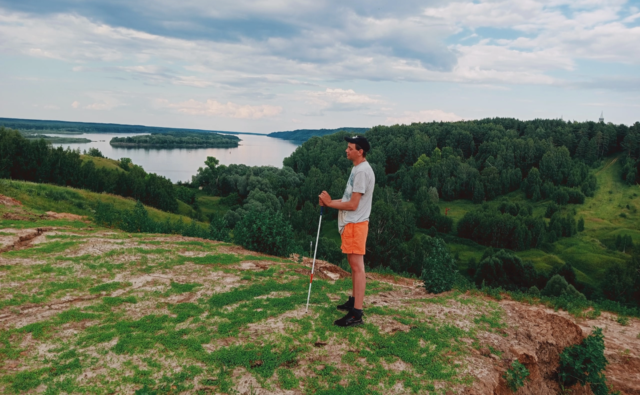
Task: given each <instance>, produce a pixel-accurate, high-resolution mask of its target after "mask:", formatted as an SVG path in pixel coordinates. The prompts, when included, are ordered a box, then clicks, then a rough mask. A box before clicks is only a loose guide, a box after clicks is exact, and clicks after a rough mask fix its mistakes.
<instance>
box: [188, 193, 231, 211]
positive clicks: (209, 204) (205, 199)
mask: <svg viewBox="0 0 640 395" xmlns="http://www.w3.org/2000/svg"><path fill="white" fill-rule="evenodd" d="M196 202H197V203H198V205H199V206H200V209H201V210H202V213H203V214H204V215H205V216H207V217H209V216H211V214H215V215H219V216H222V215H224V214H225V213H226V212H227V211H228V210H229V207H227V206H225V205H224V204H222V203H220V196H209V195H206V194H205V193H203V192H202V191H198V192H197V193H196Z"/></svg>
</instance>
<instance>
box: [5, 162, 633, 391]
mask: <svg viewBox="0 0 640 395" xmlns="http://www.w3.org/2000/svg"><path fill="white" fill-rule="evenodd" d="M616 166H618V164H616V163H613V164H611V165H609V166H607V164H605V165H604V166H603V168H602V169H596V170H595V171H596V172H597V177H598V180H599V182H601V184H600V185H601V187H600V189H599V190H598V192H597V193H596V196H595V197H593V198H588V199H587V202H586V203H585V205H583V206H569V207H568V208H566V209H568V210H572V209H576V210H577V212H578V216H584V217H585V219H586V220H587V221H586V230H585V232H583V233H582V234H580V235H578V236H576V237H573V238H569V239H561V240H560V241H559V242H558V243H555V244H554V245H553V246H552V247H551V248H548V249H545V250H541V249H534V250H529V251H523V252H519V253H518V255H519V256H520V257H521V258H522V259H524V260H528V261H531V262H533V263H534V265H535V267H536V268H537V269H538V270H544V271H548V270H551V268H553V267H557V266H559V265H562V264H563V263H565V262H571V263H572V265H573V266H574V267H575V268H576V269H577V270H578V273H577V274H578V278H579V279H580V280H581V281H584V282H591V283H592V284H593V283H595V282H597V281H598V278H599V277H600V276H601V274H602V272H603V270H605V269H606V267H607V266H608V265H611V264H614V263H617V262H622V261H624V260H625V259H627V257H628V254H622V253H620V252H616V251H612V250H611V249H608V248H607V247H606V245H607V243H608V242H609V241H610V240H612V239H613V238H615V236H616V235H618V234H630V235H632V236H633V237H635V235H636V234H637V233H638V231H637V230H636V229H637V227H636V226H635V221H636V220H637V217H636V215H637V214H635V212H634V211H633V207H635V204H636V199H637V197H636V196H634V194H635V193H636V192H635V190H636V189H637V187H627V186H625V185H623V184H622V183H621V182H619V181H615V180H617V179H616V178H615V177H616V176H617V174H618V173H617V172H618V171H619V168H618V167H616ZM610 190H611V191H613V192H612V193H609V192H608V191H610ZM0 193H2V194H5V195H8V196H11V197H14V198H16V199H18V200H20V201H22V202H23V203H24V205H25V206H24V207H22V208H19V209H18V208H15V207H14V208H11V207H2V208H0V213H5V212H13V213H18V212H21V213H22V214H24V215H26V216H27V217H29V218H27V219H26V220H2V221H0V232H2V231H3V230H4V232H2V233H7V234H8V233H9V232H6V230H7V228H14V229H15V228H22V229H34V228H37V227H43V226H55V227H56V228H57V229H56V234H55V235H51V237H50V236H46V237H43V238H41V239H39V242H38V244H34V245H33V247H32V248H27V249H23V250H19V251H11V252H7V253H3V254H2V257H3V261H4V262H3V265H2V266H0V270H2V276H0V309H1V310H0V313H2V314H10V315H9V317H19V319H17V318H16V319H13V318H10V319H11V320H12V321H10V322H11V324H8V325H7V326H6V328H5V329H6V330H3V331H2V332H0V365H1V366H7V361H11V362H14V361H17V362H18V363H19V368H18V369H16V370H5V371H3V373H2V375H1V376H0V392H2V393H26V392H33V391H34V390H35V389H36V388H39V389H38V391H40V390H42V391H43V392H44V393H47V394H54V393H96V394H110V393H149V394H151V393H157V394H168V393H180V392H183V393H210V392H214V393H233V392H234V390H235V389H236V387H237V386H238V383H239V381H240V380H243V379H246V378H247V377H248V376H250V377H251V379H252V382H253V383H255V390H256V391H257V390H258V389H262V390H264V391H266V392H277V391H280V390H287V391H296V392H301V393H304V394H312V393H313V394H376V393H378V394H384V393H389V392H391V391H392V388H394V387H395V386H400V388H403V390H404V391H405V392H407V393H420V394H426V393H429V394H444V393H447V391H450V392H453V393H455V392H458V391H459V389H460V387H461V386H470V385H471V384H472V379H473V378H472V377H471V376H469V375H468V374H465V373H464V371H465V366H464V360H465V357H466V356H467V355H469V354H470V353H471V352H472V347H474V346H472V345H478V344H479V342H480V339H483V338H486V336H487V333H492V334H494V335H498V336H504V335H503V332H504V331H503V329H504V328H505V327H506V323H505V314H504V312H503V311H502V309H501V307H500V305H499V304H498V303H495V302H493V301H490V300H487V299H486V298H485V296H486V295H488V296H490V297H493V298H496V299H500V298H501V297H502V296H501V292H500V291H499V290H479V291H472V292H470V294H469V295H463V294H461V292H459V291H454V292H452V293H449V294H446V295H440V296H438V297H437V298H430V299H410V298H408V299H406V300H405V301H404V302H403V304H402V305H400V306H394V307H392V308H391V307H385V306H367V315H366V320H365V322H366V323H365V325H363V326H362V327H360V328H357V329H354V328H346V329H345V328H339V327H336V326H334V325H333V321H334V320H335V319H336V318H339V314H338V313H337V312H336V311H335V307H334V305H335V304H336V303H335V301H336V300H342V299H343V298H344V297H345V296H346V295H347V294H348V292H349V290H350V288H351V281H350V279H343V280H338V281H335V282H333V281H324V280H320V279H317V280H315V281H314V285H313V293H312V297H311V306H310V313H309V314H304V313H303V311H304V302H305V301H306V293H307V289H308V277H307V274H308V268H306V267H303V266H301V265H299V264H297V263H296V262H292V261H289V260H286V259H282V258H273V257H266V256H259V255H254V254H251V253H246V252H238V253H233V252H229V251H235V250H233V249H231V250H226V249H224V248H223V247H224V246H230V245H229V244H214V243H211V242H206V241H196V240H190V241H167V240H166V239H164V238H161V239H158V240H154V239H153V238H154V237H155V236H154V235H148V234H140V235H128V234H125V233H122V232H119V231H114V230H108V231H109V232H111V233H110V234H105V233H104V232H105V231H107V230H106V229H101V228H96V227H95V226H94V225H91V224H87V223H84V222H79V221H68V220H64V221H63V220H55V221H53V220H47V219H42V218H39V217H38V215H40V214H42V213H43V212H44V211H48V210H52V211H58V212H72V213H76V214H80V215H90V213H91V211H90V210H91V209H90V208H91V207H92V204H94V203H95V202H96V201H98V200H102V201H105V200H106V201H107V202H111V203H113V204H115V205H116V206H117V207H119V208H120V209H122V208H127V209H130V208H132V207H133V204H134V203H135V202H133V201H132V200H129V199H123V198H120V197H115V196H110V195H106V194H92V193H90V192H86V191H81V190H74V189H71V188H62V187H56V186H49V185H41V186H39V185H38V184H31V183H26V182H9V181H0ZM638 194H640V191H639V193H638ZM52 196H53V197H55V199H54V198H52ZM203 198H207V199H203ZM509 198H512V199H514V200H518V199H520V200H522V199H523V196H522V194H521V193H520V192H514V193H513V194H511V195H509ZM198 199H199V200H198V201H199V204H201V207H202V209H203V212H205V214H207V213H212V212H216V210H220V212H223V210H225V208H224V207H223V206H222V205H220V204H219V202H218V201H217V199H215V198H211V199H208V197H206V196H202V195H199V196H198ZM609 199H611V201H609ZM201 201H202V203H201ZM440 204H441V206H442V207H449V208H450V211H449V215H451V216H452V217H453V218H454V220H456V221H457V220H459V219H460V218H462V216H463V215H464V213H465V212H467V211H468V210H470V209H473V208H474V207H473V204H471V203H470V202H467V201H455V202H441V203H440ZM491 204H496V203H495V202H494V203H491ZM546 204H548V202H544V201H543V202H539V203H536V205H535V208H534V211H535V212H536V213H537V214H542V213H544V210H545V207H546ZM605 204H610V207H600V206H602V205H605ZM627 205H629V208H626V206H627ZM619 206H621V207H622V208H621V207H619ZM639 207H640V205H639ZM12 210H13V211H12ZM465 210H466V211H465ZM621 211H622V212H624V213H626V214H627V217H626V218H623V217H620V216H619V214H620V212H621ZM149 212H150V214H151V215H152V217H153V216H155V217H154V219H156V220H164V219H165V218H171V219H174V218H178V217H177V216H175V215H173V214H167V213H162V212H158V211H157V210H153V209H149ZM589 218H599V220H598V221H595V220H592V219H589ZM325 219H326V221H323V228H322V236H323V237H329V238H332V239H334V240H336V241H338V242H339V234H338V232H337V225H336V224H335V221H332V220H328V218H325ZM446 238H447V243H448V245H449V248H450V249H451V251H452V252H453V253H454V254H456V255H457V256H458V257H459V262H460V265H461V268H464V265H466V262H468V260H469V259H472V258H473V259H476V260H478V259H479V258H480V256H481V255H482V253H483V252H484V247H482V246H479V245H477V244H475V243H473V242H470V241H469V240H463V239H458V238H456V237H453V236H450V235H447V236H446ZM96 240H102V241H103V242H104V244H103V246H110V247H109V248H105V249H104V250H102V249H100V248H98V249H87V250H84V252H82V251H83V248H84V247H85V246H86V245H88V244H89V243H95V242H96ZM92 245H93V244H92ZM187 252H191V253H193V254H194V255H196V256H186V253H187ZM247 261H253V262H256V261H263V262H264V263H265V264H267V265H268V266H269V268H268V269H267V270H258V269H256V270H243V269H242V267H244V265H240V264H241V263H242V262H247ZM390 291H394V292H402V288H397V287H394V286H392V285H390V284H387V283H383V282H379V281H369V282H368V285H367V295H368V297H373V296H375V295H377V294H380V293H383V292H390ZM509 295H510V296H511V297H512V298H513V299H514V300H519V301H522V302H524V303H543V304H546V305H548V306H549V307H552V308H566V309H567V310H568V311H570V312H571V313H572V314H581V312H582V313H583V314H584V311H585V310H584V308H585V306H572V305H570V304H566V303H565V304H562V303H563V302H562V301H554V300H550V299H549V300H548V299H544V298H541V299H536V298H532V297H531V296H529V295H525V294H517V295H516V294H509ZM63 298H65V300H81V301H82V302H81V303H78V304H75V302H70V303H69V304H63V305H62V307H61V308H60V311H54V312H51V310H46V311H49V312H50V313H47V314H43V315H38V314H35V313H33V314H32V313H29V310H26V312H24V313H23V312H22V306H23V305H25V304H29V303H31V304H33V306H30V307H29V309H36V310H35V311H37V309H38V308H42V304H43V303H51V302H55V301H58V300H62V299H63ZM429 305H431V306H434V305H437V306H438V307H439V308H440V307H446V306H449V305H455V306H460V305H463V306H465V307H468V308H469V309H471V310H470V311H471V312H470V313H468V314H466V315H465V316H464V317H456V319H460V320H464V321H465V323H466V325H462V326H461V325H455V321H456V320H455V319H451V317H447V318H437V316H436V315H429V314H426V313H425V312H424V311H423V309H424V308H425V306H429ZM601 307H602V310H605V308H606V306H597V309H594V310H593V311H594V312H595V311H597V312H599V311H600V310H601ZM43 311H44V310H43ZM18 313H20V315H18ZM587 314H588V313H587ZM618 316H619V318H618V322H619V323H620V324H623V325H625V324H629V322H630V320H631V319H635V318H629V317H634V315H633V314H631V313H630V312H625V311H622V310H620V311H619V312H618ZM380 322H392V323H393V325H397V326H402V327H404V328H406V330H400V331H393V332H386V331H383V330H382V326H381V324H380ZM463 328H464V329H463ZM318 344H319V345H318ZM323 344H325V345H330V347H331V350H329V346H327V347H326V348H324V346H323ZM470 344H471V345H470ZM40 350H44V351H45V352H46V357H43V354H42V353H41V351H40ZM491 352H492V353H494V354H496V355H499V352H498V351H496V350H494V349H491ZM394 364H395V365H397V364H400V365H402V366H405V369H404V370H400V369H395V368H393V366H394ZM347 367H348V368H347Z"/></svg>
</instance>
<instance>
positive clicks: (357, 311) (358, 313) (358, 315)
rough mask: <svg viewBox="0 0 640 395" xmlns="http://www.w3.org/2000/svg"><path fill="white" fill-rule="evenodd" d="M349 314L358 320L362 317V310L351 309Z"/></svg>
mask: <svg viewBox="0 0 640 395" xmlns="http://www.w3.org/2000/svg"><path fill="white" fill-rule="evenodd" d="M351 314H353V315H355V316H356V317H358V318H361V317H362V310H359V309H356V308H355V307H354V308H352V309H351Z"/></svg>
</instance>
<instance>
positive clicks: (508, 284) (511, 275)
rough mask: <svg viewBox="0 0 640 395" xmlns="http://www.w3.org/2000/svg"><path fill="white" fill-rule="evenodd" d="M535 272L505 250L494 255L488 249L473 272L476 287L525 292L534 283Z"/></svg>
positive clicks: (531, 266) (531, 267)
mask: <svg viewBox="0 0 640 395" xmlns="http://www.w3.org/2000/svg"><path fill="white" fill-rule="evenodd" d="M536 277H537V276H536V271H535V269H534V268H533V265H532V264H531V263H529V262H526V263H523V262H522V260H521V259H520V258H519V257H518V256H516V255H514V254H512V253H510V252H507V251H505V250H500V251H498V252H497V253H494V251H493V250H492V249H489V250H488V251H487V252H485V254H484V255H483V257H482V260H481V261H480V263H479V264H478V267H477V269H476V272H475V282H476V284H477V285H478V286H480V285H482V284H485V285H486V286H489V287H496V288H497V287H502V288H504V289H507V290H526V289H528V288H529V287H531V286H532V285H534V284H535V281H536Z"/></svg>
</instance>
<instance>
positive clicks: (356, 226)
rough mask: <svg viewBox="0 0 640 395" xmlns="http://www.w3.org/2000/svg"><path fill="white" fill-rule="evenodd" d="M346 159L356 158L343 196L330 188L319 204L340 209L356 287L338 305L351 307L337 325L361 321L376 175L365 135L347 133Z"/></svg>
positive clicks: (341, 230) (345, 248) (324, 193)
mask: <svg viewBox="0 0 640 395" xmlns="http://www.w3.org/2000/svg"><path fill="white" fill-rule="evenodd" d="M344 139H345V140H346V141H347V143H348V145H347V150H346V152H347V159H349V160H350V161H351V162H353V168H352V169H351V175H350V176H349V181H347V187H346V189H345V190H344V194H343V195H342V199H337V200H331V196H329V194H328V193H327V191H322V193H321V194H320V205H321V206H326V207H331V208H335V209H338V210H340V211H339V213H338V227H339V230H340V235H341V237H342V252H343V253H345V254H347V260H348V261H349V266H351V281H352V283H353V291H352V293H351V296H350V297H349V300H347V302H345V303H343V304H341V305H339V306H338V309H339V310H345V311H348V313H347V315H345V316H344V317H342V318H341V319H339V320H337V321H335V322H334V324H335V325H338V326H352V325H359V324H362V323H363V322H362V302H363V300H364V290H365V286H366V282H367V280H366V278H365V273H364V253H365V247H366V245H367V233H368V232H369V214H371V201H372V200H373V188H374V187H375V184H376V178H375V175H374V174H373V169H372V168H371V166H370V165H369V162H367V159H366V157H367V152H369V150H370V149H371V146H370V145H369V142H368V141H367V139H366V138H364V137H361V136H355V137H345V138H344Z"/></svg>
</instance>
